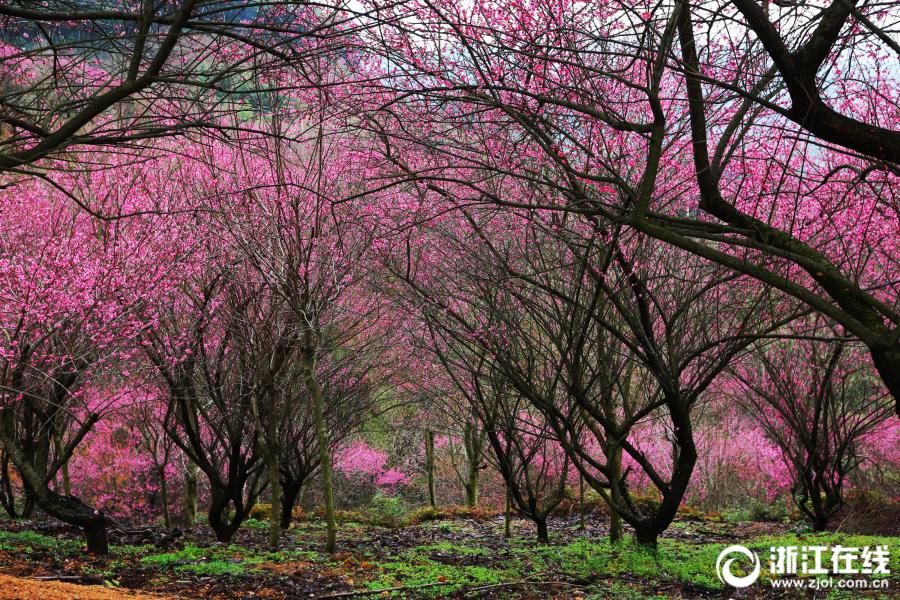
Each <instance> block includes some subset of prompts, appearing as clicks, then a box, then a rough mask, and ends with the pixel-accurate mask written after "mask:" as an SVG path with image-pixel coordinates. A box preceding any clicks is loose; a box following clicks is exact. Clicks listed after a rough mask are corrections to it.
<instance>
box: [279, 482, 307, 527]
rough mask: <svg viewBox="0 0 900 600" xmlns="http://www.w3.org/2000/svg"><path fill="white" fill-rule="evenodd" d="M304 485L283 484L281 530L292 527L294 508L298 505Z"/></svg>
mask: <svg viewBox="0 0 900 600" xmlns="http://www.w3.org/2000/svg"><path fill="white" fill-rule="evenodd" d="M302 487H303V484H302V483H295V482H293V481H291V482H283V483H282V484H281V492H282V501H281V528H282V529H287V528H288V527H290V525H291V519H292V518H293V514H294V506H296V504H297V498H299V497H300V489H301V488H302Z"/></svg>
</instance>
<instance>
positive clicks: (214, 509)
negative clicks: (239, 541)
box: [208, 491, 246, 542]
mask: <svg viewBox="0 0 900 600" xmlns="http://www.w3.org/2000/svg"><path fill="white" fill-rule="evenodd" d="M231 506H233V507H234V515H229V514H228V510H229V507H231ZM245 516H246V511H245V510H244V506H243V502H242V500H241V498H240V495H238V496H237V497H235V495H234V494H233V493H229V492H228V491H218V492H216V491H214V492H213V494H212V499H211V501H210V504H209V513H208V519H209V526H210V527H211V528H212V530H213V532H214V533H215V534H216V541H219V542H230V541H231V538H232V537H234V534H235V532H236V531H237V530H238V528H240V526H241V523H243V521H244V517H245ZM229 517H230V518H229Z"/></svg>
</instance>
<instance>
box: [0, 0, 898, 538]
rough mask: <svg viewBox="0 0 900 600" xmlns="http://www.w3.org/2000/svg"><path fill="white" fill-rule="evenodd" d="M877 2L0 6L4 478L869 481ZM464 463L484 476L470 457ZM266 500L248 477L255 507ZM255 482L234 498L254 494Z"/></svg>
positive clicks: (586, 488) (880, 273) (886, 482)
mask: <svg viewBox="0 0 900 600" xmlns="http://www.w3.org/2000/svg"><path fill="white" fill-rule="evenodd" d="M898 40H900V9H898V8H897V7H896V5H892V4H890V3H880V2H857V1H855V0H830V1H826V0H822V1H816V2H793V1H790V0H787V1H784V2H772V3H769V2H756V1H755V0H710V1H705V0H704V1H702V2H688V1H686V0H672V1H671V2H661V3H649V2H639V3H633V2H620V1H617V0H596V1H589V2H580V1H579V2H575V1H569V0H484V1H481V0H479V1H477V2H457V1H455V0H409V1H405V2H396V3H395V2H384V1H381V0H354V1H352V2H351V1H345V0H334V1H330V0H329V1H325V2H306V1H295V0H291V1H287V2H277V3H270V2H235V1H231V0H178V1H176V0H164V1H158V0H157V1H154V0H133V1H129V2H111V1H106V0H43V1H41V2H32V1H29V0H13V1H10V2H3V3H2V5H0V282H2V284H0V330H2V333H3V336H2V339H0V506H2V508H3V510H4V511H5V513H6V514H7V515H8V516H9V517H10V518H21V517H29V518H30V517H32V516H33V515H36V514H45V515H48V516H50V517H53V518H56V519H59V520H61V521H63V522H65V523H68V524H71V525H75V526H78V527H80V528H82V529H83V531H84V534H85V539H86V544H87V549H88V550H89V551H90V552H93V553H99V554H102V553H105V552H107V551H108V543H107V529H108V528H109V527H111V526H115V525H116V524H119V523H127V522H130V521H146V520H152V519H156V518H159V519H161V521H162V522H163V523H164V525H165V526H166V527H169V528H171V527H175V526H180V527H185V526H188V527H189V526H193V525H194V522H195V519H199V518H200V515H205V517H204V518H205V519H206V521H207V522H208V525H209V527H210V528H211V529H212V530H213V531H214V534H215V537H216V539H217V540H219V541H221V542H228V541H229V540H231V539H232V537H233V536H234V534H235V532H236V531H238V530H239V528H240V527H241V525H242V523H243V522H244V521H245V520H246V519H248V518H251V516H252V515H253V514H260V508H259V507H262V506H264V507H265V509H264V512H266V513H267V516H268V517H269V521H268V542H269V544H270V545H271V546H272V547H277V546H278V545H279V543H280V540H281V537H282V534H283V532H284V530H285V529H286V528H288V527H290V525H291V522H292V520H293V519H294V518H295V517H296V516H299V514H300V513H301V511H302V510H304V509H305V510H316V507H321V510H322V513H321V514H322V516H323V518H324V519H325V521H326V523H327V529H326V539H325V540H323V542H324V544H325V548H326V549H327V550H328V551H329V552H334V551H335V550H336V548H337V547H338V546H339V545H340V541H341V540H340V526H339V523H338V519H337V514H338V513H339V512H340V511H341V510H342V509H345V508H348V507H355V506H361V505H364V504H365V503H366V502H368V501H369V500H370V499H371V497H372V495H373V494H375V493H376V491H377V493H378V495H379V497H381V496H389V497H404V498H407V499H408V500H409V501H410V502H414V503H422V504H429V505H431V506H432V507H434V506H435V505H438V504H440V503H451V502H459V503H465V504H466V505H467V506H468V507H469V508H470V509H471V508H475V507H477V506H479V505H483V506H493V507H495V508H497V509H498V510H501V511H505V512H506V513H507V519H508V518H509V515H510V513H511V514H513V515H517V516H519V517H521V518H524V519H527V520H529V521H531V522H533V523H534V527H535V530H536V534H537V537H538V539H539V540H541V541H542V542H547V541H548V540H549V533H548V526H547V522H548V519H549V518H552V515H553V513H554V511H555V510H558V509H559V507H560V506H562V505H563V504H565V503H566V502H568V501H571V499H572V497H573V496H574V495H577V496H579V497H580V498H581V499H582V500H583V498H584V495H585V494H586V493H592V494H595V495H596V496H597V497H598V498H599V499H600V501H601V502H602V503H603V504H604V506H605V507H606V512H607V514H608V515H609V519H610V529H609V532H610V537H611V538H612V539H613V540H618V539H620V538H621V537H622V535H623V531H624V530H625V529H624V528H625V526H626V525H627V530H628V531H629V532H633V534H634V536H635V538H636V540H637V542H638V543H640V544H644V545H647V546H655V545H656V543H657V540H658V538H659V536H660V535H661V534H663V533H664V532H666V530H667V529H668V528H669V527H670V525H671V523H672V521H673V519H674V518H675V517H676V515H677V514H678V512H679V510H680V509H683V508H684V507H685V506H686V505H688V504H691V505H698V504H699V505H704V506H710V507H717V508H722V507H725V506H731V505H735V504H740V503H741V502H747V501H748V499H755V500H757V501H759V502H764V503H769V504H772V503H778V502H781V503H784V504H789V505H790V506H792V507H794V508H796V509H797V510H798V511H800V513H801V514H802V515H803V516H804V518H806V519H808V520H809V522H810V525H811V527H812V528H814V529H815V530H817V531H821V530H824V529H825V528H827V527H829V526H830V525H831V524H832V523H833V520H834V518H835V515H838V514H840V511H841V509H842V508H843V507H844V505H845V503H846V502H847V499H848V497H849V496H850V495H852V494H854V493H863V492H867V493H873V494H881V495H883V496H884V497H888V498H891V497H894V498H895V497H896V495H897V491H898V488H897V486H898V462H897V460H898V455H897V448H900V444H898V441H900V438H898V435H900V427H898V425H900V424H898V421H897V416H898V407H900V199H898V196H897V190H898V189H900V186H898V183H900V104H898V98H900V69H898V64H900V63H898V59H900V41H898ZM485 481H487V482H490V485H489V486H486V485H485V483H484V482H485ZM254 507H256V508H254ZM254 511H255V512H254Z"/></svg>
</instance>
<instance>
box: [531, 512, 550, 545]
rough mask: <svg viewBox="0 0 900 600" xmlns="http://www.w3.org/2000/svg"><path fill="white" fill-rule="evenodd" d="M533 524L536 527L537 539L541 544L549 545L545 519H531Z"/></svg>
mask: <svg viewBox="0 0 900 600" xmlns="http://www.w3.org/2000/svg"><path fill="white" fill-rule="evenodd" d="M533 520H534V524H535V525H536V526H537V539H538V541H539V542H540V543H542V544H549V543H550V533H549V532H548V531H547V518H546V517H543V518H541V517H533Z"/></svg>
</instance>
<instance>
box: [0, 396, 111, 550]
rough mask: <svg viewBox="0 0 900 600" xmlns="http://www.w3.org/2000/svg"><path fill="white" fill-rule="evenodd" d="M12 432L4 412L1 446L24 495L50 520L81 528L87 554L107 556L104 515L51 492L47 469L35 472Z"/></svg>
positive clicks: (9, 419)
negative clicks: (49, 517) (42, 472)
mask: <svg viewBox="0 0 900 600" xmlns="http://www.w3.org/2000/svg"><path fill="white" fill-rule="evenodd" d="M11 432H13V423H12V414H11V413H7V414H5V415H3V420H2V422H0V443H2V445H3V447H4V449H5V450H6V453H7V454H8V455H9V457H10V459H12V462H13V465H15V467H16V470H17V471H18V472H19V475H20V477H21V478H22V486H23V488H24V490H25V496H26V497H27V498H28V499H30V500H32V501H33V502H34V503H35V504H37V505H38V506H39V507H40V508H41V510H43V511H44V512H45V513H47V514H48V515H50V516H51V517H55V518H57V519H59V520H60V521H62V522H64V523H68V524H69V525H75V526H76V527H81V528H82V529H83V530H84V535H85V541H86V542H87V549H88V552H90V553H91V554H107V553H108V552H109V545H108V544H107V541H106V525H107V520H106V516H105V515H104V514H103V513H102V512H101V511H99V510H97V509H93V508H91V507H90V506H88V505H86V504H85V503H84V502H82V501H81V500H79V499H78V498H76V497H74V496H63V495H60V494H57V493H55V492H53V491H51V490H50V488H49V487H48V484H47V482H46V481H45V476H46V469H45V471H44V472H45V475H41V474H40V473H39V472H38V471H36V470H35V468H34V466H33V465H32V463H31V462H30V461H29V460H28V457H27V456H26V455H25V454H24V453H23V452H22V450H21V448H20V447H19V446H17V445H16V442H15V437H14V434H12V433H11ZM48 444H49V440H48Z"/></svg>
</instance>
